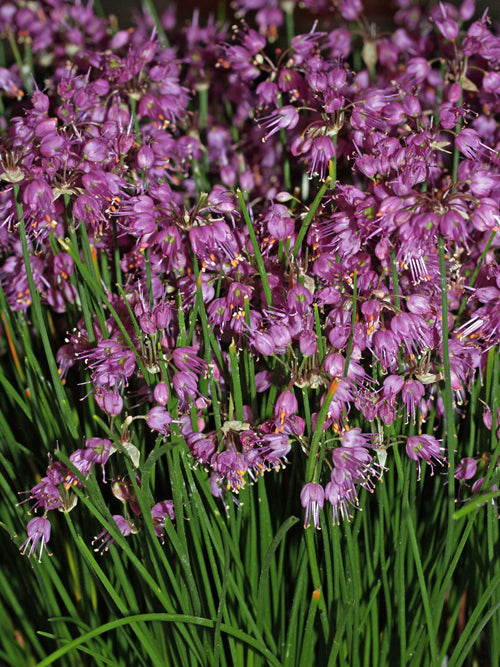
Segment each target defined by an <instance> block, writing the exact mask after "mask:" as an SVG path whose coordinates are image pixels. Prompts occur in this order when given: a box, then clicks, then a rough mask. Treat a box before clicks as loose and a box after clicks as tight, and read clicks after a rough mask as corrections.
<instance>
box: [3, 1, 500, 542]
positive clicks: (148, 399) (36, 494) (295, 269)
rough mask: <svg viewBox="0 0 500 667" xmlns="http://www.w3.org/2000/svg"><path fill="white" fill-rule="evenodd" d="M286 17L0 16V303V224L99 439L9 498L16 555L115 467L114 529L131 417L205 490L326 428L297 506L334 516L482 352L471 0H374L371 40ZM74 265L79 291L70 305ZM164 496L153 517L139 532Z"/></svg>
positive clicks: (488, 76) (255, 6)
mask: <svg viewBox="0 0 500 667" xmlns="http://www.w3.org/2000/svg"><path fill="white" fill-rule="evenodd" d="M293 4H295V3H278V2H244V1H243V0H238V2H236V3H235V6H236V9H237V18H238V27H237V28H236V29H234V30H230V29H229V28H228V27H227V26H226V25H217V24H216V23H215V21H212V20H210V21H209V22H208V24H207V25H206V26H205V27H203V26H201V25H199V23H198V22H197V21H195V20H193V21H192V22H191V23H189V24H187V25H186V26H184V27H182V28H181V29H178V28H177V27H176V25H175V23H173V22H172V20H171V19H172V14H171V13H167V14H165V16H164V17H163V18H162V23H161V26H159V27H161V31H158V30H156V29H155V28H153V27H152V25H151V20H150V18H149V17H143V18H139V19H138V24H137V26H136V28H135V29H133V30H132V29H131V30H120V31H117V30H116V28H114V27H113V26H112V25H111V24H110V23H108V22H107V21H106V20H105V19H100V18H97V17H96V16H95V15H94V14H93V10H92V8H91V6H90V5H88V6H85V7H84V6H82V5H80V4H77V5H74V3H69V2H64V1H63V0H51V1H50V2H48V1H47V0H35V2H32V3H29V6H26V7H24V6H23V7H21V6H19V4H18V3H14V2H6V3H3V4H2V8H1V10H0V33H6V32H8V31H9V32H10V33H11V35H12V36H13V38H14V39H15V40H17V42H19V43H23V42H28V41H29V43H30V47H31V50H32V52H33V63H34V75H35V76H34V82H35V83H34V87H33V89H32V90H30V85H31V84H29V82H27V81H25V80H24V79H23V76H22V72H21V71H20V70H19V68H18V66H17V65H16V64H13V65H11V66H10V67H8V68H3V69H0V89H1V90H2V91H4V93H5V102H6V104H5V107H6V116H5V121H3V122H4V123H5V131H4V133H3V134H2V137H1V138H0V180H1V181H2V189H1V191H0V199H1V203H2V207H1V213H0V257H1V262H0V279H1V284H2V289H3V291H4V293H5V296H6V299H7V302H8V304H9V306H10V308H12V309H13V310H19V311H25V310H26V309H27V308H29V306H30V304H31V298H32V295H31V293H30V288H29V276H28V274H27V272H26V266H25V261H24V256H23V243H22V242H21V241H22V237H23V234H22V232H23V230H25V232H26V239H27V241H26V242H27V244H28V248H29V254H30V264H31V266H30V273H31V275H32V277H33V281H34V285H35V289H36V290H38V291H39V293H40V296H41V298H42V302H43V303H44V304H45V305H46V307H47V308H50V309H52V310H53V311H54V312H55V313H58V316H59V317H60V321H61V320H62V321H64V322H65V326H66V329H67V331H68V334H67V338H66V340H65V342H64V344H62V341H61V344H60V346H59V351H58V356H57V359H58V363H59V365H60V370H61V374H62V376H63V378H65V377H67V375H68V373H69V371H70V369H71V368H72V367H74V369H77V370H84V371H85V372H86V374H87V377H88V378H89V380H90V393H91V394H92V396H93V399H94V400H95V402H96V403H97V405H98V407H99V409H100V410H101V412H102V415H104V417H105V418H106V419H107V420H108V423H109V426H110V433H112V434H113V436H114V439H113V438H111V437H110V438H104V439H103V438H101V437H100V436H99V434H96V435H95V437H92V438H89V439H87V440H86V443H85V447H84V448H83V449H81V450H78V451H77V452H74V453H73V454H71V456H70V461H71V463H72V466H73V467H74V468H75V469H76V470H77V471H78V475H77V474H76V473H75V472H74V471H71V470H70V469H69V468H66V467H64V466H63V465H62V464H59V463H51V464H50V465H49V467H48V469H47V474H46V476H45V477H44V478H43V479H42V481H41V482H40V483H39V484H38V485H37V486H35V487H33V489H31V491H30V499H31V500H33V501H35V504H34V509H36V510H40V511H41V512H42V516H41V517H37V518H36V519H32V521H31V522H30V524H29V525H28V541H27V542H26V543H25V545H24V546H23V549H24V550H27V549H28V547H29V546H30V545H31V546H30V551H29V553H32V552H34V550H35V549H36V548H37V545H38V544H39V543H41V548H42V549H43V547H44V546H45V544H46V543H47V541H48V539H49V536H50V527H48V526H49V524H47V523H46V521H47V519H46V516H47V513H48V512H49V511H50V510H53V509H59V510H61V511H69V510H70V509H71V508H72V506H73V505H74V503H75V502H76V496H75V495H74V487H76V488H79V489H82V490H83V487H84V480H85V478H86V477H88V475H90V474H91V472H92V469H93V468H94V467H95V465H96V464H98V465H100V466H101V467H102V468H103V475H104V468H105V466H106V465H107V461H108V458H109V456H110V455H111V454H112V453H113V452H115V451H119V452H121V453H122V455H124V456H127V457H128V458H129V459H130V461H131V462H132V464H133V466H134V468H136V469H137V480H135V482H134V484H132V482H131V481H130V480H129V481H128V482H124V481H123V479H121V480H118V479H117V478H116V477H115V478H113V482H112V487H113V493H114V495H115V496H116V497H117V498H118V499H119V500H120V501H122V502H123V503H124V507H125V512H124V515H123V516H121V515H114V520H115V522H116V524H117V528H118V530H119V531H120V532H121V533H122V535H129V534H130V533H134V532H137V530H138V529H139V527H140V524H141V520H140V506H139V504H138V502H137V498H136V497H135V490H134V489H136V488H140V465H141V457H143V456H144V454H147V452H146V451H145V450H144V448H143V446H142V445H141V451H140V450H139V448H138V447H136V446H135V445H134V444H132V435H131V433H132V431H131V429H132V428H133V424H134V423H135V421H136V420H139V419H140V420H145V421H146V423H147V426H148V427H149V429H150V431H151V433H152V434H153V437H158V438H174V437H175V438H176V439H177V440H182V441H183V442H184V443H185V445H186V446H187V447H188V448H189V452H190V454H191V455H192V460H193V464H194V465H200V466H201V467H202V468H203V469H205V470H206V471H207V473H208V474H209V475H210V485H211V489H212V492H213V493H214V494H215V495H216V496H220V497H223V496H224V494H226V493H229V494H231V495H234V494H237V493H238V491H239V489H241V488H242V487H243V486H244V485H245V482H246V481H247V480H248V479H249V480H250V481H253V480H254V479H256V477H257V476H258V475H260V474H262V473H264V472H265V471H267V470H271V469H279V468H280V467H281V466H282V465H283V464H284V463H285V462H286V460H287V459H286V457H287V455H289V454H290V451H291V450H292V446H293V445H294V444H296V445H298V447H297V449H298V450H303V451H305V452H306V453H308V452H309V445H310V442H311V439H312V434H313V432H314V430H315V429H316V428H317V427H318V428H320V429H323V430H325V431H327V432H329V433H330V434H333V437H331V438H327V439H326V442H325V445H324V447H325V448H326V451H327V456H325V457H324V458H323V457H322V458H321V460H322V461H324V462H325V466H324V467H326V466H327V465H328V466H329V478H328V476H327V477H324V472H323V471H322V470H316V469H315V476H314V479H310V480H306V485H305V486H304V489H303V491H302V495H301V501H302V505H303V506H304V508H305V513H306V524H309V523H310V521H311V519H312V521H313V522H314V524H315V525H316V526H319V510H320V509H321V508H323V506H324V502H325V500H326V501H327V502H328V503H329V504H330V506H331V507H332V508H333V521H334V522H338V521H340V520H341V519H344V518H348V517H349V516H350V513H351V509H352V508H354V507H356V506H357V504H358V495H357V493H358V489H359V488H360V487H364V488H366V489H368V490H373V487H374V482H375V481H376V480H377V479H378V478H380V476H381V474H382V472H383V464H384V463H385V450H386V449H387V447H388V446H389V445H388V444H387V442H388V440H387V438H386V437H385V436H386V435H387V434H388V433H390V428H391V426H392V425H393V424H395V423H398V424H410V425H411V426H412V428H413V431H412V433H414V435H411V436H410V437H408V439H407V441H406V453H407V455H408V457H409V458H410V459H412V460H414V461H415V462H416V463H417V466H418V472H419V475H420V473H421V467H422V464H424V463H425V464H428V465H429V466H430V467H431V471H433V469H434V467H435V466H437V465H441V464H443V462H444V457H443V453H442V447H441V445H440V442H439V441H438V439H436V438H435V437H434V436H432V435H430V434H426V433H425V430H426V428H425V422H426V420H427V418H428V416H429V415H430V414H431V413H432V414H433V421H436V420H438V421H439V420H440V419H441V418H442V417H443V415H444V405H443V401H442V399H441V394H440V386H442V384H441V383H442V382H443V380H445V379H446V378H448V380H447V381H448V382H450V384H451V389H452V392H453V398H454V408H455V409H456V410H457V411H459V410H460V409H461V406H462V405H463V404H464V403H465V402H467V400H468V390H469V388H470V386H471V384H472V382H473V381H474V380H475V379H476V378H477V377H480V376H481V374H482V373H483V372H484V369H485V367H486V364H487V358H488V350H489V349H491V348H492V346H495V345H497V344H498V343H499V342H500V326H499V325H500V322H499V318H500V305H499V304H500V300H499V298H498V297H499V295H500V271H499V265H498V260H497V257H496V255H495V250H496V248H497V247H498V245H499V240H498V238H497V231H498V229H499V222H500V204H499V202H500V160H499V157H498V150H499V144H500V130H499V125H498V123H497V120H496V117H497V114H498V113H499V112H500V96H499V94H498V88H499V86H498V83H499V82H500V38H499V37H497V36H496V35H495V33H494V32H493V31H492V29H491V26H490V23H489V20H488V16H487V14H485V15H483V16H482V17H481V18H480V19H478V20H473V15H474V2H473V0H464V2H462V3H461V5H460V6H459V7H458V8H457V7H455V6H454V5H451V4H449V3H446V2H442V3H440V4H439V5H438V6H436V7H434V8H432V9H431V10H430V11H429V12H424V10H422V9H420V8H419V7H418V6H414V4H412V3H408V2H406V1H403V0H399V1H398V2H397V5H398V10H397V12H396V14H395V16H394V21H395V22H396V29H395V30H394V32H393V33H392V34H389V35H388V34H385V33H384V34H382V33H377V32H376V30H375V29H368V28H366V25H367V24H366V22H365V21H364V20H363V15H362V12H363V8H362V4H361V2H359V1H358V0H356V1H355V2H354V1H352V0H350V1H347V0H346V1H345V2H344V1H343V0H340V2H335V3H329V2H323V1H321V0H311V1H307V2H304V3H301V4H303V5H304V7H305V8H306V9H307V10H308V11H309V12H310V13H312V14H317V15H318V16H320V17H321V23H320V26H321V29H318V28H317V24H316V23H311V25H312V27H311V29H310V30H308V31H306V32H304V33H302V34H296V35H294V36H289V39H288V40H285V38H284V26H285V23H286V21H285V18H286V17H285V14H284V12H288V11H292V10H293V7H292V5H293ZM285 5H286V6H285ZM332 8H334V9H335V11H330V10H332ZM302 20H305V19H304V18H303V19H302ZM253 21H255V23H253ZM252 25H255V28H252V27H251V26H252ZM325 26H329V27H325ZM165 30H166V31H167V33H168V36H169V39H170V44H172V45H173V46H167V44H166V42H165V41H164V40H163V38H162V37H161V36H160V34H159V33H160V32H162V33H163V32H164V31H165ZM278 43H279V44H280V47H279V48H277V46H276V45H277V44H278ZM359 54H361V59H360V58H359ZM23 94H24V96H23ZM20 208H22V212H23V217H22V221H21V220H20V219H19V214H18V211H19V209H20ZM443 259H444V266H445V273H443ZM85 276H87V278H85ZM82 277H84V278H85V279H88V280H92V281H93V283H92V284H93V285H94V287H95V290H98V291H99V290H101V292H102V294H101V304H100V305H99V304H98V305H97V306H96V308H95V311H93V312H90V313H89V309H88V306H85V304H87V294H86V292H85V289H84V285H83V283H84V281H83V280H82ZM443 281H444V282H443ZM443 285H444V287H443ZM443 290H444V294H445V297H446V302H447V312H448V315H447V317H448V322H447V323H446V327H445V331H444V332H443V329H444V323H443ZM75 313H76V316H75ZM443 334H445V335H446V337H447V350H448V356H449V359H448V358H447V359H444V353H443ZM238 369H239V370H238ZM332 382H335V383H336V384H335V386H336V391H335V392H334V394H332V396H330V397H329V400H330V398H331V400H330V403H329V405H328V410H327V413H326V416H325V418H324V420H323V421H322V422H321V423H320V421H319V414H320V411H321V406H322V404H323V401H324V400H325V397H326V396H327V393H328V388H329V387H330V386H331V384H332ZM242 388H243V391H242ZM306 395H307V396H308V398H307V399H306V398H305V396H306ZM299 415H300V416H299ZM361 423H363V424H365V425H366V429H362V428H361V427H360V426H359V425H358V424H361ZM354 424H356V426H354ZM365 430H366V432H364V431H365ZM177 440H176V441H177ZM338 442H340V444H338ZM332 443H333V444H332ZM395 446H397V445H395ZM382 454H383V456H382ZM380 461H381V463H380ZM466 468H467V470H469V468H468V467H467V465H466V464H463V469H464V470H465V469H466ZM460 470H462V468H459V470H458V472H457V473H456V474H457V476H458V477H460V474H461V473H460ZM464 474H465V473H464ZM467 474H469V473H467ZM170 502H171V501H162V502H160V503H158V504H156V505H154V507H153V516H152V519H153V524H154V526H155V531H156V534H157V535H158V537H159V538H160V539H163V537H164V535H165V530H164V521H165V520H166V518H170V519H171V518H173V506H172V505H171V504H169V503H170ZM98 539H100V540H101V547H100V548H101V549H106V548H107V547H108V546H109V544H111V543H112V541H113V538H112V536H111V535H110V534H109V533H104V534H101V535H100V536H99V538H98Z"/></svg>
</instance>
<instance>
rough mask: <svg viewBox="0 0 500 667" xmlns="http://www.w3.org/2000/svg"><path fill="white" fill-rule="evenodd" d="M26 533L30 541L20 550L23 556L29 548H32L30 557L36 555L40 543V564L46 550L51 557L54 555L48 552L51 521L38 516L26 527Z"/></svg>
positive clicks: (29, 553)
mask: <svg viewBox="0 0 500 667" xmlns="http://www.w3.org/2000/svg"><path fill="white" fill-rule="evenodd" d="M26 532H27V533H28V539H27V540H26V541H25V542H24V543H23V544H22V545H21V549H20V551H21V553H22V554H23V556H24V554H25V553H26V550H27V549H28V547H30V550H29V551H28V557H29V556H31V554H33V553H35V552H36V550H37V548H38V543H39V542H40V557H39V558H38V562H39V563H40V561H41V560H42V553H43V550H44V549H45V551H47V553H48V554H49V556H51V555H52V554H50V553H49V551H48V550H47V542H48V541H49V540H50V521H49V520H48V519H45V518H44V517H41V516H36V517H35V518H34V519H31V521H30V522H29V523H28V525H27V526H26Z"/></svg>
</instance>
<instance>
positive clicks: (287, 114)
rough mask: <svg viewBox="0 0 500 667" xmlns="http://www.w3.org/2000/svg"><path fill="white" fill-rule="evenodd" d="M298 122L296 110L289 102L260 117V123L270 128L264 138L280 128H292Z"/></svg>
mask: <svg viewBox="0 0 500 667" xmlns="http://www.w3.org/2000/svg"><path fill="white" fill-rule="evenodd" d="M298 122H299V114H298V111H297V109H296V108H295V107H292V106H291V105H289V104H288V105H285V106H283V107H280V108H279V109H277V110H276V111H275V112H274V113H272V114H271V115H269V116H265V117H263V118H261V119H260V123H261V124H262V125H263V126H264V127H266V128H268V130H270V131H268V132H267V133H266V137H265V138H266V140H267V139H269V137H271V136H272V135H273V134H274V133H275V132H279V131H280V130H292V129H293V128H294V127H295V126H296V125H297V123H298Z"/></svg>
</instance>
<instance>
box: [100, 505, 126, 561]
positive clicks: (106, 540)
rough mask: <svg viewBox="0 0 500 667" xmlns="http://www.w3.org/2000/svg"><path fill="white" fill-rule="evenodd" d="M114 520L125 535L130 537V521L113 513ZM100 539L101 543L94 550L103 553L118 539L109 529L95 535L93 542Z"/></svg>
mask: <svg viewBox="0 0 500 667" xmlns="http://www.w3.org/2000/svg"><path fill="white" fill-rule="evenodd" d="M113 520H114V522H115V523H116V525H117V527H118V529H119V531H120V533H121V534H122V535H123V537H128V536H129V535H130V533H131V532H132V528H131V526H130V523H129V522H128V521H127V520H126V519H125V518H124V517H123V516H121V515H120V514H113ZM99 540H100V544H99V545H98V546H97V548H95V549H94V551H97V552H99V553H100V554H103V553H104V552H105V551H107V550H108V549H109V547H110V546H111V545H112V544H116V540H115V539H114V538H113V537H112V536H111V534H110V533H109V531H107V530H103V531H102V532H101V533H99V535H97V536H96V537H94V539H93V540H92V544H93V545H94V544H95V543H96V542H98V541H99Z"/></svg>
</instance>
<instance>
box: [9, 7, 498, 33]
mask: <svg viewBox="0 0 500 667" xmlns="http://www.w3.org/2000/svg"><path fill="white" fill-rule="evenodd" d="M448 1H450V0H448ZM0 2H1V0H0ZM141 4H142V3H141V2H140V0H101V6H102V8H103V10H104V12H105V13H106V14H114V15H115V16H116V17H117V18H118V22H119V25H120V27H121V28H126V27H129V26H130V25H132V24H133V18H132V17H133V13H134V11H135V10H138V9H139V8H140V7H141ZM169 4H171V5H175V6H176V8H177V17H178V25H179V26H182V25H183V24H184V22H185V21H187V20H190V19H191V18H192V16H193V10H194V9H195V8H197V9H198V10H199V12H200V19H201V20H202V21H204V20H206V18H207V17H208V16H209V14H215V15H217V11H218V10H219V9H221V8H222V9H223V10H224V11H225V13H226V16H228V17H230V16H231V9H230V4H231V3H230V2H227V1H225V0H181V1H179V0H177V1H174V2H171V1H170V2H169V0H154V5H155V7H156V9H157V11H158V13H159V14H161V13H162V12H163V11H164V10H165V9H166V7H167V6H168V5H169ZM363 4H364V7H365V11H366V15H367V17H368V19H369V20H370V21H373V22H375V23H379V24H380V25H381V26H384V27H385V26H387V25H388V24H390V22H391V17H392V15H393V13H394V10H395V5H394V3H393V2H392V1H391V0H363ZM433 4H437V0H436V2H435V3H433ZM451 4H454V5H457V6H459V5H460V2H459V1H458V0H451ZM486 8H489V11H488V14H489V16H490V17H491V18H492V19H494V20H495V21H500V0H477V2H476V14H475V18H479V17H480V16H481V15H482V14H483V12H484V10H485V9H486ZM304 20H305V21H307V24H305V25H304V30H309V28H310V26H311V18H310V16H308V14H307V13H305V14H304Z"/></svg>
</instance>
